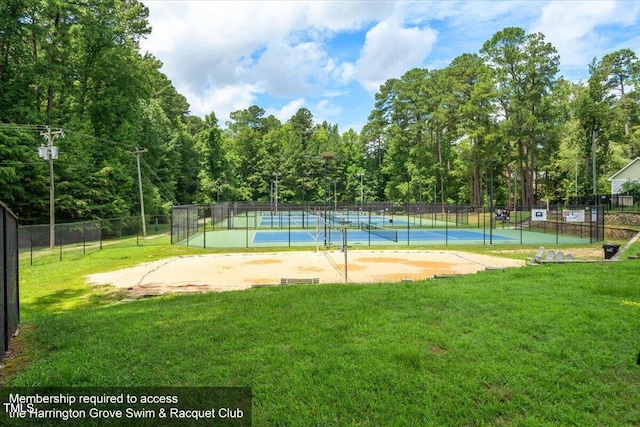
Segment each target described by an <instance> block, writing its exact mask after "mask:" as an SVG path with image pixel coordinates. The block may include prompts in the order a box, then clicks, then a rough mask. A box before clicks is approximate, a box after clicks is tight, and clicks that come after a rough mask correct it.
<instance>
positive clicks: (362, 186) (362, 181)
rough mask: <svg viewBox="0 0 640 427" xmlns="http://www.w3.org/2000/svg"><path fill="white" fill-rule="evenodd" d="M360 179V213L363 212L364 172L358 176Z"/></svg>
mask: <svg viewBox="0 0 640 427" xmlns="http://www.w3.org/2000/svg"><path fill="white" fill-rule="evenodd" d="M358 176H359V177H360V211H364V172H360V173H359V174H358Z"/></svg>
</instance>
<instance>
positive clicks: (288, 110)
mask: <svg viewBox="0 0 640 427" xmlns="http://www.w3.org/2000/svg"><path fill="white" fill-rule="evenodd" d="M304 106H305V100H304V98H298V99H294V100H293V101H291V102H289V103H288V104H286V105H284V106H282V108H280V109H274V108H266V109H265V116H269V115H271V114H273V115H274V116H275V117H276V118H277V119H278V120H280V121H281V122H283V123H284V122H286V121H288V120H289V119H290V118H291V117H293V115H294V114H296V113H297V112H298V110H299V109H300V108H302V107H304Z"/></svg>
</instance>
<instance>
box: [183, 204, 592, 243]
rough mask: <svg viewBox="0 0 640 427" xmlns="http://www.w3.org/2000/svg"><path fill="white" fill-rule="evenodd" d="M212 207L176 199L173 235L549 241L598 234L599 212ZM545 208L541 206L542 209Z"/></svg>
mask: <svg viewBox="0 0 640 427" xmlns="http://www.w3.org/2000/svg"><path fill="white" fill-rule="evenodd" d="M225 207H226V210H220V211H219V212H218V211H216V209H215V208H214V207H212V208H210V209H209V210H207V209H203V208H200V207H197V206H190V207H176V208H174V210H176V213H175V214H174V217H173V222H172V243H175V244H183V245H188V246H194V247H205V248H261V247H263V248H264V247H294V246H296V247H303V246H317V245H322V246H325V247H328V246H341V245H342V244H343V238H344V235H345V234H344V233H346V237H347V241H348V245H349V246H352V245H353V246H420V245H438V246H447V245H454V244H456V245H494V244H511V245H518V244H520V245H549V244H590V243H593V242H594V241H599V240H602V234H603V231H602V221H601V220H600V219H599V218H600V217H601V215H600V214H597V215H595V214H589V215H587V214H586V213H585V215H584V217H585V220H584V221H582V222H580V223H578V224H576V223H570V222H569V221H567V220H566V219H565V218H564V212H563V211H549V212H548V218H546V220H545V221H538V220H535V221H533V220H531V219H530V218H531V215H530V212H529V211H518V212H517V213H516V214H515V215H511V217H510V218H507V219H506V220H505V219H504V218H502V217H501V218H502V219H501V220H500V219H498V218H497V217H496V219H495V220H494V219H493V218H492V215H485V214H484V213H483V212H480V211H477V212H474V215H471V216H470V214H469V212H470V209H469V208H466V207H464V206H462V207H461V206H436V207H433V206H430V205H416V206H414V205H410V206H406V207H404V212H403V211H402V210H401V209H398V208H397V207H396V208H395V209H394V208H392V207H389V206H382V205H381V206H376V207H375V209H374V208H373V207H371V208H370V209H368V210H364V209H363V210H354V209H338V210H335V209H333V210H327V209H325V208H323V207H321V206H316V207H314V208H313V209H311V208H302V207H299V209H298V210H294V209H292V208H290V209H284V208H283V209H282V210H271V211H269V210H264V209H260V206H257V205H255V204H244V205H242V204H238V205H235V204H234V206H231V205H229V206H226V205H225ZM545 212H546V211H545Z"/></svg>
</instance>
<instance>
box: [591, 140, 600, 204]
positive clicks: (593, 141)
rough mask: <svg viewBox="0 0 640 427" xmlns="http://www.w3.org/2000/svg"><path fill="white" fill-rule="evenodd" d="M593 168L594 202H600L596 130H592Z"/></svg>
mask: <svg viewBox="0 0 640 427" xmlns="http://www.w3.org/2000/svg"><path fill="white" fill-rule="evenodd" d="M591 168H592V169H593V184H592V186H593V203H594V204H595V205H597V204H598V188H597V180H596V130H595V129H594V130H592V131H591Z"/></svg>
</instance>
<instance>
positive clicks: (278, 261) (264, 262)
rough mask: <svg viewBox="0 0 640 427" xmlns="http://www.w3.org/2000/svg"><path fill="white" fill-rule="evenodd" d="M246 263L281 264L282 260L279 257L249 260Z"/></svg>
mask: <svg viewBox="0 0 640 427" xmlns="http://www.w3.org/2000/svg"><path fill="white" fill-rule="evenodd" d="M247 264H282V260H280V259H271V258H267V259H257V260H254V261H249V262H248V263H247Z"/></svg>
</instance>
